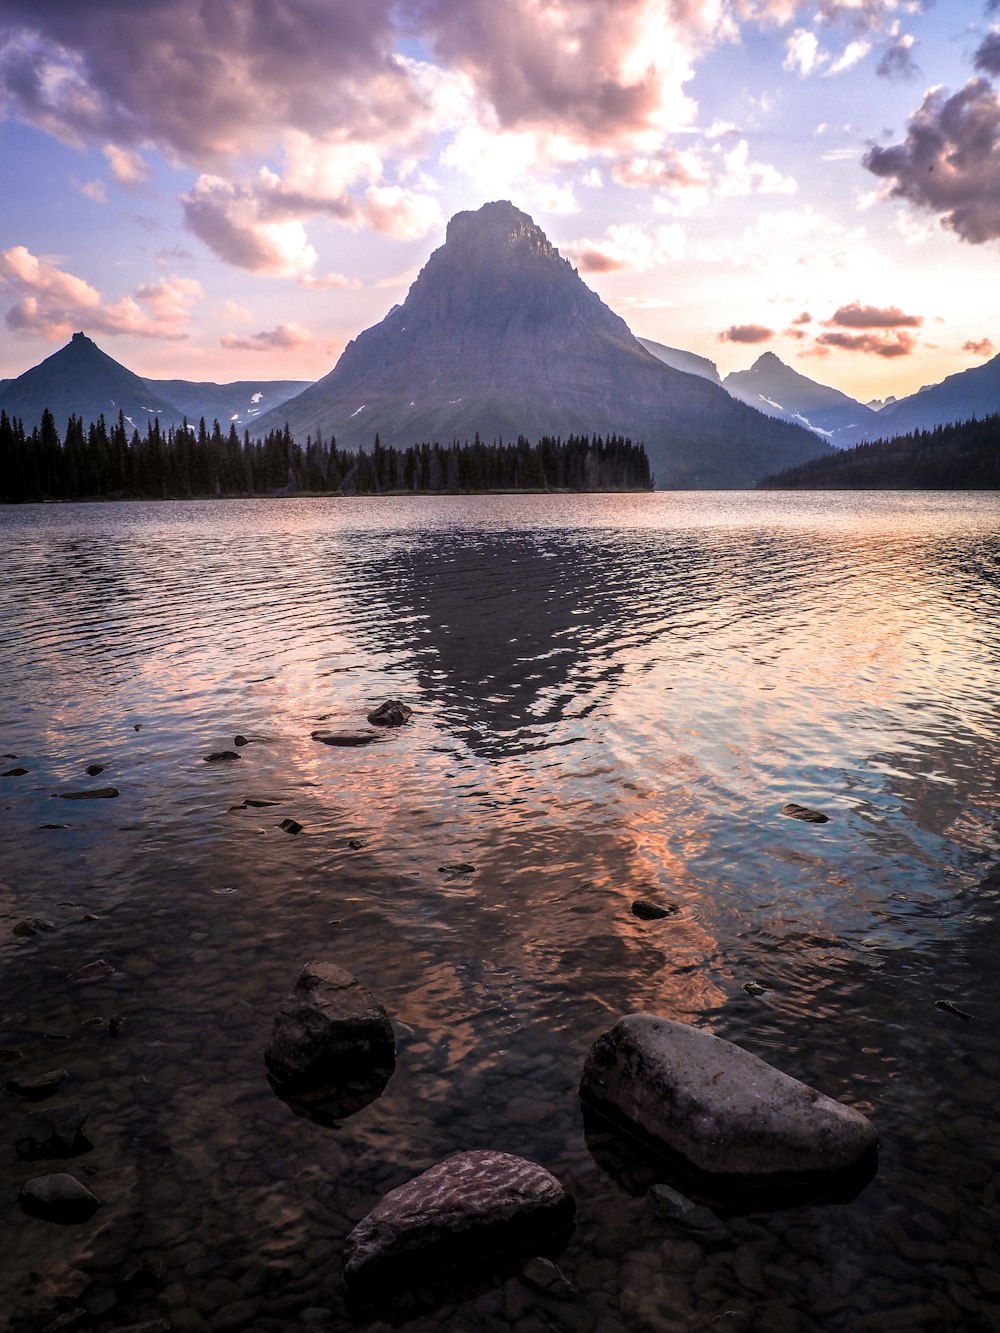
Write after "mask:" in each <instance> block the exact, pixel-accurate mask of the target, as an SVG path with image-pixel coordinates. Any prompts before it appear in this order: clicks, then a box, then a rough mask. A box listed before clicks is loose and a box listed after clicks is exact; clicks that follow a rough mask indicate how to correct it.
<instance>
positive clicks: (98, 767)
mask: <svg viewBox="0 0 1000 1333" xmlns="http://www.w3.org/2000/svg"><path fill="white" fill-rule="evenodd" d="M103 772H104V765H103V764H88V765H87V773H88V774H89V775H90V777H92V778H96V777H97V775H98V773H103Z"/></svg>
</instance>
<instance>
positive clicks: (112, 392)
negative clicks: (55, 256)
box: [0, 333, 181, 432]
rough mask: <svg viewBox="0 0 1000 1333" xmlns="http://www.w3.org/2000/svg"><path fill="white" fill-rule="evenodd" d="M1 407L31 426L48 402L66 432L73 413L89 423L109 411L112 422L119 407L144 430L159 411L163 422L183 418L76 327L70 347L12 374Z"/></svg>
mask: <svg viewBox="0 0 1000 1333" xmlns="http://www.w3.org/2000/svg"><path fill="white" fill-rule="evenodd" d="M0 408H2V409H3V410H4V411H5V412H6V413H7V415H8V416H9V417H20V418H21V420H22V421H23V422H24V426H25V430H28V431H31V430H32V429H33V428H34V427H35V426H36V425H37V424H38V422H39V421H40V420H41V418H42V412H43V411H44V410H45V408H48V409H49V411H50V412H51V413H52V415H53V416H54V417H55V420H56V425H57V427H58V428H59V431H60V432H62V430H63V429H64V428H65V426H66V422H67V421H68V420H69V418H70V416H73V415H75V416H78V417H81V418H82V419H83V421H84V423H85V424H86V425H89V423H90V422H91V421H96V420H97V418H98V417H99V416H101V414H102V413H103V415H104V417H105V418H106V420H107V421H108V423H109V424H110V423H111V422H112V421H113V420H114V419H115V418H116V417H117V416H118V413H119V410H120V411H123V412H124V413H125V416H126V417H127V418H128V419H129V420H130V421H131V422H133V423H134V425H135V426H136V427H137V428H138V429H139V430H140V431H145V429H146V423H147V421H148V420H150V419H151V418H152V417H159V418H160V422H161V424H162V425H166V424H168V423H170V422H174V421H177V422H179V421H180V419H181V414H180V413H178V411H177V409H176V408H175V407H174V405H173V404H172V403H170V402H168V401H167V400H166V399H165V398H162V397H161V396H160V395H159V394H158V393H157V392H156V391H155V390H154V389H151V388H149V387H148V386H147V385H146V383H145V382H144V381H143V380H141V379H140V378H139V376H138V375H134V374H133V373H132V371H131V370H128V369H126V367H125V366H123V365H121V364H120V363H119V362H118V361H115V360H114V359H113V358H112V357H110V356H108V355H107V353H106V352H102V351H101V349H100V348H99V347H98V346H97V344H96V343H94V342H92V341H91V340H90V339H89V338H88V337H86V336H85V335H84V334H82V333H74V334H73V337H72V338H71V339H70V341H69V342H68V343H67V344H66V346H65V347H61V348H60V349H59V351H58V352H54V353H53V354H52V356H49V357H46V359H45V360H44V361H41V362H39V364H38V365H37V366H32V368H31V369H30V370H26V371H25V372H24V374H23V375H19V376H18V377H17V379H14V380H9V381H8V382H7V384H6V385H5V386H4V387H3V388H2V389H0Z"/></svg>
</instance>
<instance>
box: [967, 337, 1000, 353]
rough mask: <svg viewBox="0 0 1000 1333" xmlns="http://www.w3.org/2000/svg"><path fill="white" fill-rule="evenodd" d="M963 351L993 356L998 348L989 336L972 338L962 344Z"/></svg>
mask: <svg viewBox="0 0 1000 1333" xmlns="http://www.w3.org/2000/svg"><path fill="white" fill-rule="evenodd" d="M962 351H963V352H971V353H972V355H973V356H992V355H993V353H994V352H995V351H996V348H995V347H994V346H993V344H992V342H990V340H989V338H978V339H974V338H970V339H969V340H968V342H964V343H963V344H962Z"/></svg>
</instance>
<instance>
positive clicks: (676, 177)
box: [611, 149, 711, 190]
mask: <svg viewBox="0 0 1000 1333" xmlns="http://www.w3.org/2000/svg"><path fill="white" fill-rule="evenodd" d="M710 178H711V176H710V172H709V169H708V167H707V166H706V165H705V163H704V162H703V161H702V160H701V158H699V157H698V155H697V153H694V152H691V151H687V152H679V151H678V150H676V149H664V150H663V151H662V152H660V153H658V154H656V155H655V156H653V157H626V158H622V159H620V160H619V161H617V162H615V163H614V164H613V165H612V167H611V179H612V180H613V181H614V182H615V183H616V184H617V185H624V186H626V187H628V188H630V189H648V188H649V187H650V186H666V187H668V188H669V189H672V190H686V189H692V188H694V189H703V188H704V187H705V186H706V185H707V184H708V182H709V180H710Z"/></svg>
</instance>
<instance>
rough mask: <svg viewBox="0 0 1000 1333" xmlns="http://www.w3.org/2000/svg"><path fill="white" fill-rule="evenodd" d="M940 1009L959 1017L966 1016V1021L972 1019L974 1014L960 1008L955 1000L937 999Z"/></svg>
mask: <svg viewBox="0 0 1000 1333" xmlns="http://www.w3.org/2000/svg"><path fill="white" fill-rule="evenodd" d="M934 1003H935V1005H936V1006H937V1008H938V1009H943V1010H944V1011H945V1012H946V1013H949V1014H954V1015H955V1016H956V1017H957V1018H964V1019H966V1021H968V1022H971V1021H972V1015H971V1014H970V1013H969V1012H968V1011H967V1010H965V1009H960V1008H959V1007H958V1005H957V1004H955V1002H954V1001H953V1000H935V1001H934Z"/></svg>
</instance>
